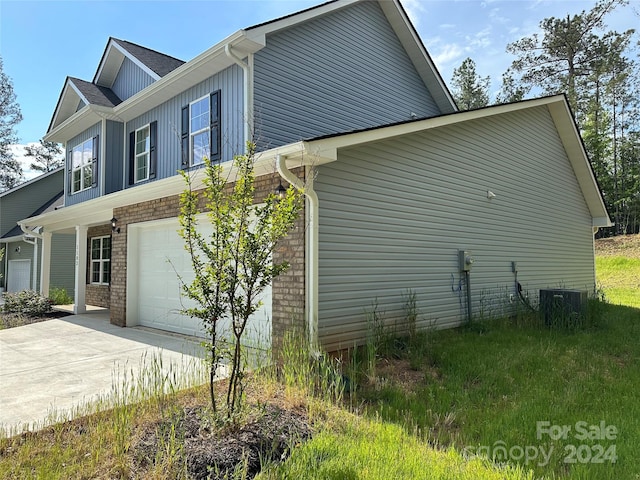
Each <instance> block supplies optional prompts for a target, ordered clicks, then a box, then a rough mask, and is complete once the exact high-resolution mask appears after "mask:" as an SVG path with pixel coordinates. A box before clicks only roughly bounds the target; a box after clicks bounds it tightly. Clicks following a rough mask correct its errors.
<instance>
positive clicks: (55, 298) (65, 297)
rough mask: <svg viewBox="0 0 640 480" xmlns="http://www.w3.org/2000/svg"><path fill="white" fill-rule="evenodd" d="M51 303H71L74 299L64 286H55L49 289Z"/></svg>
mask: <svg viewBox="0 0 640 480" xmlns="http://www.w3.org/2000/svg"><path fill="white" fill-rule="evenodd" d="M49 300H51V305H71V304H72V303H73V302H74V300H73V298H71V297H70V296H69V294H68V293H67V291H66V290H65V289H64V288H58V287H53V288H51V289H50V290H49Z"/></svg>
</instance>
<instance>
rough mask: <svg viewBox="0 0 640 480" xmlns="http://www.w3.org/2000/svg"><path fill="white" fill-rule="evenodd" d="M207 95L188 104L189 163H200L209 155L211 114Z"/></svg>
mask: <svg viewBox="0 0 640 480" xmlns="http://www.w3.org/2000/svg"><path fill="white" fill-rule="evenodd" d="M209 103H210V102H209V97H208V96H206V97H203V98H201V99H200V100H196V101H195V102H193V103H191V104H190V105H189V144H190V153H191V165H200V164H201V163H202V162H203V161H204V157H206V156H208V155H209V145H210V141H211V139H210V136H209V135H210V134H211V132H210V131H209V119H210V116H211V111H210V105H209Z"/></svg>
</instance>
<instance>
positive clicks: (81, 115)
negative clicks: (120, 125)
mask: <svg viewBox="0 0 640 480" xmlns="http://www.w3.org/2000/svg"><path fill="white" fill-rule="evenodd" d="M103 118H106V119H107V120H116V121H121V120H120V118H119V117H118V116H117V115H115V114H114V111H113V108H110V107H101V106H98V105H85V106H84V107H82V108H81V109H80V110H78V111H77V112H76V113H75V114H73V115H72V116H71V117H69V118H67V119H66V120H65V121H64V122H62V123H61V124H60V125H58V126H56V127H55V128H54V129H53V130H51V131H50V132H48V133H47V134H46V135H45V136H44V140H47V141H49V142H57V143H64V142H67V141H68V140H70V139H72V138H73V137H75V136H76V135H78V134H80V133H82V132H84V131H85V130H86V129H87V128H89V127H91V126H93V125H95V124H96V123H98V122H100V121H102V119H103Z"/></svg>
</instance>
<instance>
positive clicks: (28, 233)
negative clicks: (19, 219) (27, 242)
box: [18, 223, 42, 238]
mask: <svg viewBox="0 0 640 480" xmlns="http://www.w3.org/2000/svg"><path fill="white" fill-rule="evenodd" d="M18 225H20V230H22V231H23V232H24V234H25V235H26V236H28V237H35V238H42V235H40V234H39V233H38V232H36V229H37V228H39V227H34V229H33V230H29V229H28V227H27V226H26V225H23V224H22V223H18Z"/></svg>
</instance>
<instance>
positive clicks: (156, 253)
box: [127, 218, 272, 348]
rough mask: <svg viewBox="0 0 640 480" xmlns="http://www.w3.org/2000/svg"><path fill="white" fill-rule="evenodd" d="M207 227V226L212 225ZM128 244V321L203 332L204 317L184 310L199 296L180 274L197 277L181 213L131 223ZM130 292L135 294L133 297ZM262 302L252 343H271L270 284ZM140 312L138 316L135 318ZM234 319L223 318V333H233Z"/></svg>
mask: <svg viewBox="0 0 640 480" xmlns="http://www.w3.org/2000/svg"><path fill="white" fill-rule="evenodd" d="M206 227H208V231H207V228H206ZM128 228H129V245H128V248H129V250H128V259H129V260H128V277H127V285H128V286H127V295H128V301H127V305H128V309H127V311H128V314H127V315H128V317H129V316H130V318H128V323H132V324H136V323H137V324H140V325H144V326H149V327H153V328H159V329H163V330H169V331H173V332H177V333H183V334H187V335H198V336H204V335H205V332H204V329H203V328H202V325H201V322H200V320H199V319H193V318H190V317H188V316H186V315H183V314H181V313H180V312H181V310H183V309H185V308H190V307H193V306H194V302H193V301H191V300H190V299H188V298H183V297H182V296H181V288H180V282H179V281H178V276H177V275H178V274H179V275H180V276H181V277H182V280H183V281H184V282H185V283H190V282H191V281H192V280H193V278H194V275H193V269H192V267H191V259H190V257H189V254H188V253H187V252H186V250H185V249H184V241H183V240H182V238H180V235H179V234H178V229H179V228H180V226H179V223H178V219H177V218H174V219H171V220H169V221H167V220H163V221H158V222H146V223H141V224H135V225H130V226H129V227H128ZM199 229H200V231H201V232H202V233H203V234H204V235H208V234H210V233H211V232H212V228H211V226H210V225H206V224H205V223H204V222H203V223H201V224H200V226H199ZM130 295H131V297H129V296H130ZM262 301H263V305H262V306H261V308H260V309H259V310H258V311H257V312H256V313H255V314H254V315H253V316H252V318H251V319H250V321H249V324H248V325H247V329H246V335H245V338H246V339H247V342H246V343H247V345H250V346H254V347H262V348H269V347H270V346H271V304H272V301H271V287H267V288H266V289H265V291H264V292H263V296H262ZM131 317H135V318H131ZM230 332H231V330H230V321H229V320H228V319H225V320H223V321H221V322H220V324H219V328H218V334H219V335H223V336H225V337H226V336H228V335H229V334H230Z"/></svg>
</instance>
